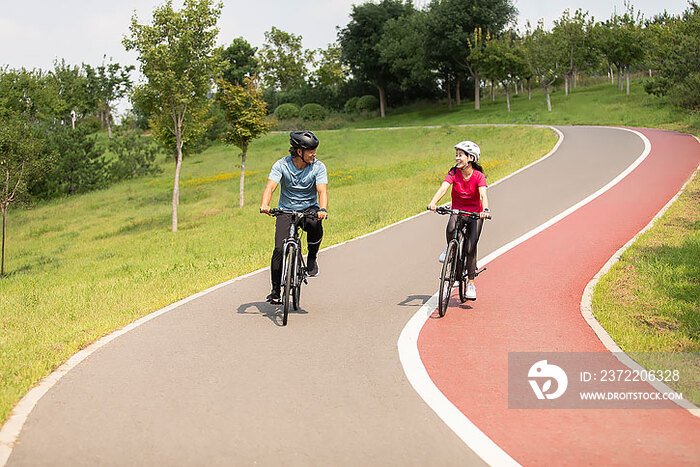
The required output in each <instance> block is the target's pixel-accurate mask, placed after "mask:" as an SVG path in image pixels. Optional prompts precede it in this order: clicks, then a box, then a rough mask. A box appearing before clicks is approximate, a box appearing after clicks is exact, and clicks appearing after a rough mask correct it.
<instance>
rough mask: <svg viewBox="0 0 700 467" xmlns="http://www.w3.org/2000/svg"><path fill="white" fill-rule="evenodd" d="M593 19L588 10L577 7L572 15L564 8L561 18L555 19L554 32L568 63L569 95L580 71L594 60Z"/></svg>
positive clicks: (566, 75)
mask: <svg viewBox="0 0 700 467" xmlns="http://www.w3.org/2000/svg"><path fill="white" fill-rule="evenodd" d="M592 27H593V19H592V18H589V17H588V12H587V11H586V12H584V11H583V10H581V9H577V10H576V11H575V12H574V15H573V16H571V13H570V11H569V9H568V8H567V9H566V10H564V13H563V14H562V16H561V18H559V19H556V20H554V28H553V29H552V34H554V36H555V39H556V40H555V43H556V45H557V46H558V47H559V48H560V50H561V58H562V63H566V64H568V65H567V66H568V69H567V70H566V74H565V75H564V76H565V82H564V92H565V93H566V95H567V96H568V95H569V90H573V88H574V87H575V83H576V76H577V74H578V71H579V70H580V69H581V68H582V67H585V66H586V64H587V63H589V62H591V61H592V57H591V54H592V51H593V50H594V49H593V47H591V45H592V44H591V43H590V42H591V37H590V36H591V33H590V31H591V29H592Z"/></svg>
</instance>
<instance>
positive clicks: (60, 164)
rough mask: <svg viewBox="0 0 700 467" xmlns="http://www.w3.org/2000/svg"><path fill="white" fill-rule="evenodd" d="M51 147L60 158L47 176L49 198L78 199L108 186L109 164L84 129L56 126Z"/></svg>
mask: <svg viewBox="0 0 700 467" xmlns="http://www.w3.org/2000/svg"><path fill="white" fill-rule="evenodd" d="M47 145H48V146H49V148H50V149H51V152H53V153H55V154H56V156H57V158H56V160H55V162H54V165H53V168H52V169H51V170H50V171H48V173H47V174H46V175H45V178H46V181H47V192H46V193H45V195H49V196H51V195H55V194H68V195H74V194H76V193H85V192H87V191H91V190H94V189H96V188H102V187H104V186H105V185H106V184H107V178H108V177H107V164H106V162H105V160H104V157H103V153H102V151H100V150H99V149H98V148H97V146H96V144H95V138H94V137H91V136H90V135H88V130H87V129H85V128H84V127H81V126H78V127H76V129H75V130H71V129H69V128H68V127H66V126H53V127H52V128H50V132H49V138H48V141H47Z"/></svg>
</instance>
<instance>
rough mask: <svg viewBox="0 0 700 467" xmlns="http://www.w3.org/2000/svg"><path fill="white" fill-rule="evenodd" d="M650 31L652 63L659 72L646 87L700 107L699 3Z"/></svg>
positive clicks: (650, 90) (656, 93)
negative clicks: (652, 45) (653, 45)
mask: <svg viewBox="0 0 700 467" xmlns="http://www.w3.org/2000/svg"><path fill="white" fill-rule="evenodd" d="M659 23H660V22H657V24H656V25H652V26H648V29H650V30H651V33H652V40H651V41H650V42H651V43H652V44H655V47H652V48H651V49H652V54H651V62H652V64H653V66H654V67H655V68H656V70H657V73H656V76H654V78H652V79H651V80H649V81H647V83H646V84H645V89H646V91H647V92H648V93H650V94H655V95H657V96H665V95H668V96H669V98H670V99H671V101H672V102H674V103H676V104H678V105H680V106H682V107H685V108H688V109H692V110H698V109H700V53H698V52H699V51H700V6H698V4H697V3H691V5H690V7H689V8H688V9H687V10H686V11H685V12H683V14H682V15H681V16H680V17H677V18H666V20H665V21H664V22H663V23H661V24H659Z"/></svg>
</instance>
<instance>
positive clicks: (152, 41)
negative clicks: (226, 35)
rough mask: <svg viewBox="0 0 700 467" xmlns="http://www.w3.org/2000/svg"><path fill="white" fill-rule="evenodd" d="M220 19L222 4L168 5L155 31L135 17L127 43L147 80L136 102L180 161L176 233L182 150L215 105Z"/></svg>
mask: <svg viewBox="0 0 700 467" xmlns="http://www.w3.org/2000/svg"><path fill="white" fill-rule="evenodd" d="M220 13H221V4H214V2H213V1H212V0H185V2H184V6H183V9H182V10H180V11H174V10H173V6H172V1H168V2H166V3H165V4H163V5H161V6H159V7H157V8H156V9H155V10H154V11H153V20H152V24H150V25H146V24H139V23H138V19H137V18H136V16H135V15H134V16H133V17H132V19H131V26H130V31H131V37H130V38H124V41H123V43H124V45H125V47H126V49H127V50H133V49H135V50H136V51H137V52H138V54H139V57H138V58H139V61H140V62H141V72H142V73H143V75H144V76H145V77H146V80H147V82H146V83H145V84H143V85H141V86H139V87H138V88H136V90H135V92H134V96H133V97H134V98H135V99H136V100H137V101H138V103H139V106H140V107H141V108H143V109H145V110H146V111H147V112H148V113H149V114H150V115H151V119H150V123H151V128H152V129H153V135H154V137H155V138H156V139H157V140H158V141H159V142H160V143H161V144H162V145H163V146H164V147H165V148H166V149H167V150H169V152H170V153H174V154H175V155H176V163H175V177H174V181H173V200H172V230H173V232H176V231H177V204H178V199H179V193H180V169H181V167H182V147H183V145H184V144H185V143H186V142H187V141H190V140H196V139H197V138H198V137H199V135H201V133H202V132H204V131H205V130H206V122H205V121H204V118H205V115H206V114H207V111H208V109H209V107H210V105H211V100H210V99H208V98H207V97H208V94H209V92H210V90H211V87H212V81H213V79H214V77H215V76H216V75H217V73H218V72H219V68H220V59H219V57H218V54H217V53H216V51H215V49H214V42H215V40H216V36H217V34H218V29H217V28H216V22H217V20H218V18H219V15H220Z"/></svg>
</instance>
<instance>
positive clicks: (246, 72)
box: [221, 37, 260, 84]
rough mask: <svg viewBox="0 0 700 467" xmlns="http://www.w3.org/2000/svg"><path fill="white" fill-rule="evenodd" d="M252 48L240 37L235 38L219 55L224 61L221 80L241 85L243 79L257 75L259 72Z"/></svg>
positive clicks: (254, 49)
mask: <svg viewBox="0 0 700 467" xmlns="http://www.w3.org/2000/svg"><path fill="white" fill-rule="evenodd" d="M257 50H258V49H257V48H256V47H253V46H252V45H250V44H249V43H248V41H246V40H245V39H244V38H242V37H237V38H235V39H234V40H233V42H231V45H229V46H228V47H226V48H225V49H224V51H223V52H222V53H221V58H222V59H223V61H224V65H223V78H224V79H225V80H226V81H228V82H229V83H231V84H241V83H243V80H244V79H245V78H248V77H251V76H253V75H257V74H258V73H259V70H260V64H259V63H258V59H257V58H255V52H256V51H257Z"/></svg>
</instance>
